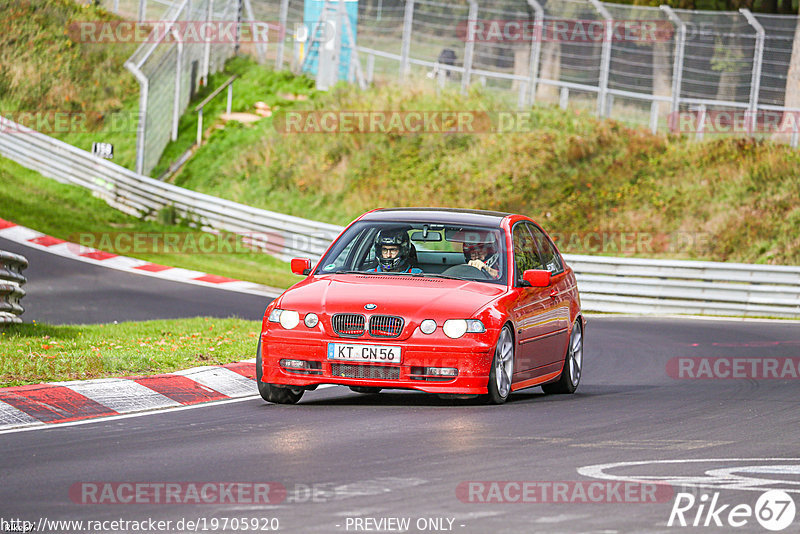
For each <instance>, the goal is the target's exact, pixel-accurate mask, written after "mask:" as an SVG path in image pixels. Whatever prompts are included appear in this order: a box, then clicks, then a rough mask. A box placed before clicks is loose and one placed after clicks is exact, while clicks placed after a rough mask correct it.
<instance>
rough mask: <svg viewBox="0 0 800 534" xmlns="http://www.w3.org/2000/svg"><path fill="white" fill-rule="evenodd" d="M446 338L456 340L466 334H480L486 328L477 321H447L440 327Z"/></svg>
mask: <svg viewBox="0 0 800 534" xmlns="http://www.w3.org/2000/svg"><path fill="white" fill-rule="evenodd" d="M442 330H444V333H445V335H446V336H447V337H449V338H453V339H458V338H460V337H461V336H463V335H464V334H466V333H468V332H469V333H470V334H482V333H483V332H486V327H485V326H483V323H482V322H481V321H480V320H479V319H466V320H465V319H448V320H447V321H445V322H444V326H443V327H442Z"/></svg>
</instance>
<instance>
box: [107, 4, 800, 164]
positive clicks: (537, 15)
mask: <svg viewBox="0 0 800 534" xmlns="http://www.w3.org/2000/svg"><path fill="white" fill-rule="evenodd" d="M306 1H308V2H313V1H315V0H306ZM306 1H304V0H183V1H178V0H175V1H170V0H103V2H104V5H105V6H106V7H107V8H108V9H110V10H113V11H115V12H117V13H119V14H121V15H123V16H127V17H129V18H138V19H139V20H166V21H187V20H195V21H198V20H220V21H221V20H228V21H230V20H239V21H253V22H256V21H257V22H260V23H266V24H269V25H270V26H271V27H273V28H281V29H282V31H280V32H275V33H271V34H270V37H272V38H273V39H272V42H270V43H269V46H267V45H266V43H262V45H263V46H262V47H258V46H257V47H256V49H255V50H253V49H251V50H250V51H254V52H256V53H257V55H258V57H259V59H261V60H262V61H266V62H268V63H269V64H272V65H275V67H276V68H279V69H280V68H287V67H288V68H291V69H292V70H294V71H296V72H299V71H300V70H302V68H303V64H304V59H306V58H307V56H308V55H309V54H314V53H315V52H314V47H313V45H312V37H313V36H314V35H315V30H314V29H313V25H312V24H309V23H308V21H305V20H304V17H305V15H304V13H305V11H304V9H305V7H307V6H306V5H305V4H306ZM317 3H319V4H323V5H324V6H325V7H324V9H327V8H328V7H329V6H334V7H335V6H336V4H337V3H336V2H328V1H318V2H317ZM324 9H323V11H324ZM797 25H798V17H797V16H786V15H766V14H753V13H750V12H749V11H747V10H745V9H742V10H740V11H737V12H720V11H689V10H680V9H671V8H669V7H668V6H660V7H645V6H631V5H627V4H615V3H608V2H600V1H598V0H497V1H493V2H488V1H486V0H480V1H478V0H453V1H448V2H444V1H441V2H440V1H436V0H360V1H359V2H358V23H357V54H354V55H353V60H354V61H357V62H359V68H358V72H359V74H361V73H363V76H364V77H365V78H366V81H367V82H369V83H374V82H379V83H397V82H398V81H405V82H410V83H414V84H431V85H432V86H439V87H443V86H447V85H452V86H455V87H459V88H460V89H461V90H462V91H464V92H466V91H467V90H468V88H469V86H470V85H472V84H480V85H482V86H484V87H485V88H486V90H488V91H492V92H495V93H497V94H498V95H500V96H501V98H507V102H508V104H509V106H516V107H518V108H525V107H528V106H530V105H533V104H535V103H541V104H558V105H560V106H561V107H562V108H564V109H568V108H581V109H589V110H592V111H594V112H595V113H597V114H598V115H599V116H601V117H611V118H615V119H618V120H620V121H622V122H625V123H628V124H633V125H638V126H646V127H649V128H650V129H651V130H652V131H653V132H658V131H661V132H665V131H672V132H677V133H684V134H691V135H694V136H696V137H698V138H702V137H703V135H704V134H708V133H723V134H747V135H752V134H753V133H759V134H769V133H770V132H771V130H769V128H768V126H770V125H771V126H772V127H773V129H775V128H776V127H777V126H778V125H780V126H781V128H780V129H781V131H782V132H784V133H786V132H787V130H786V127H787V125H788V128H789V130H788V135H789V137H787V140H789V141H790V142H791V144H792V146H795V147H796V146H797V144H798V138H800V135H798V125H797V123H798V121H797V120H794V119H796V118H797V117H799V116H800V108H794V107H791V106H792V102H796V101H798V100H800V95H798V96H797V97H794V98H793V99H792V102H789V103H787V102H786V94H787V79H788V78H789V69H790V64H791V60H792V48H793V44H794V41H795V37H796V35H797V33H798V29H797ZM275 35H278V36H282V37H281V38H278V39H274V37H275ZM336 42H341V40H339V41H336ZM237 49H238V48H237V45H234V44H231V43H222V44H220V43H214V44H211V45H210V46H209V45H208V44H202V43H185V44H183V45H181V43H178V42H175V40H174V39H166V38H165V39H162V40H161V41H159V42H154V43H146V44H143V45H142V46H141V48H140V49H139V50H137V52H136V53H135V54H134V56H133V57H131V58H130V60H129V61H128V63H127V66H128V68H129V69H130V70H131V71H132V72H134V74H135V75H136V76H137V77H138V78H139V81H140V83H141V87H142V90H141V91H142V93H141V106H140V108H141V117H140V128H139V134H138V141H137V171H139V172H143V173H147V172H149V171H150V170H151V169H152V168H153V167H154V166H155V164H156V162H157V160H158V158H159V157H160V155H161V152H162V151H163V148H164V147H165V146H166V144H167V143H168V142H169V140H170V139H173V138H174V137H175V134H176V128H177V117H178V116H179V115H180V113H182V112H183V111H184V110H185V108H186V105H187V104H188V101H189V98H190V96H191V94H192V92H193V91H194V90H195V89H196V87H197V83H198V80H199V79H201V78H204V77H205V76H207V75H208V74H209V73H212V72H215V71H217V70H218V69H220V68H222V65H223V63H224V61H225V60H226V59H227V58H229V57H231V56H232V55H233V54H234V53H235V51H236V50H237ZM245 51H248V50H245ZM796 59H797V58H796ZM306 63H307V62H306ZM350 71H351V75H350V76H349V77H348V79H349V80H350V81H353V75H352V72H353V71H354V69H353V68H351V69H350ZM795 91H796V92H798V93H800V88H796V89H795ZM795 105H800V104H795ZM787 118H789V119H792V120H789V121H788V122H787ZM767 123H769V124H767Z"/></svg>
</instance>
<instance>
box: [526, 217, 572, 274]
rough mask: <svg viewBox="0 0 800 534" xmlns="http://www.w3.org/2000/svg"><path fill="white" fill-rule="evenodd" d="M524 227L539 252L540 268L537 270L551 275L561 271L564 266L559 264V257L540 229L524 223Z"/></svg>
mask: <svg viewBox="0 0 800 534" xmlns="http://www.w3.org/2000/svg"><path fill="white" fill-rule="evenodd" d="M525 226H527V227H528V229H529V230H530V232H531V235H532V236H533V241H534V243H535V244H536V248H537V249H538V250H539V257H540V258H541V259H540V265H542V267H539V268H540V269H544V270H546V271H550V272H551V273H553V274H558V273H560V272H561V271H563V270H564V264H563V263H562V262H561V257H560V256H559V255H558V252H556V249H555V246H554V245H553V243H551V242H550V240H549V239H548V238H547V236H546V235H545V233H544V232H543V231H542V229H541V228H539V227H538V226H536V225H534V224H529V223H525Z"/></svg>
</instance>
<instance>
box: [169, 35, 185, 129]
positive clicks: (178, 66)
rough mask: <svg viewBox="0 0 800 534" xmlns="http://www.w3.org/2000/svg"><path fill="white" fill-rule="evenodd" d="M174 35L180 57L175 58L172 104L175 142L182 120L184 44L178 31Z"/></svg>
mask: <svg viewBox="0 0 800 534" xmlns="http://www.w3.org/2000/svg"><path fill="white" fill-rule="evenodd" d="M172 35H173V37H174V38H175V40H176V41H177V42H178V55H177V56H176V58H175V94H174V95H173V102H172V134H171V135H170V138H171V139H172V140H173V141H176V140H177V139H178V123H179V122H180V120H181V78H182V77H183V76H182V74H183V73H182V72H181V71H182V70H183V42H182V41H181V36H180V34H179V33H178V32H177V30H175V29H174V27H173V30H172Z"/></svg>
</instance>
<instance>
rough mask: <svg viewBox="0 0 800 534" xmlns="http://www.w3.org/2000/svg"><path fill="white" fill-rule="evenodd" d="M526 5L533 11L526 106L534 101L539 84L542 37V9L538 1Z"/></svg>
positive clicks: (533, 0)
mask: <svg viewBox="0 0 800 534" xmlns="http://www.w3.org/2000/svg"><path fill="white" fill-rule="evenodd" d="M528 5H529V6H531V9H533V13H534V15H533V42H532V43H531V56H530V60H529V62H528V77H529V78H530V82H528V104H531V105H532V104H533V103H534V102H535V101H536V86H537V83H538V82H539V58H540V56H541V55H542V35H544V8H542V4H540V3H539V1H538V0H528Z"/></svg>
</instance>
